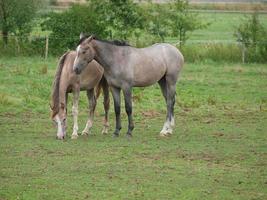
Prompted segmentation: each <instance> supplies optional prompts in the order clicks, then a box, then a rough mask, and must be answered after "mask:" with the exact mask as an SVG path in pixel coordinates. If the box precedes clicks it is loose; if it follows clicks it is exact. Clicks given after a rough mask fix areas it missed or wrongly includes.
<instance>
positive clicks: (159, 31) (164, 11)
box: [144, 3, 171, 42]
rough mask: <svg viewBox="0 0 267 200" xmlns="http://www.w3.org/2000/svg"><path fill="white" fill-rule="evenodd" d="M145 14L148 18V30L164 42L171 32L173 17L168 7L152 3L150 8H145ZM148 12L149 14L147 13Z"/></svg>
mask: <svg viewBox="0 0 267 200" xmlns="http://www.w3.org/2000/svg"><path fill="white" fill-rule="evenodd" d="M145 9H146V10H144V13H145V14H144V15H145V16H146V20H147V24H148V26H147V29H148V32H149V33H151V34H152V35H155V36H156V37H157V38H160V40H161V42H164V40H165V37H166V36H168V35H169V34H170V28H169V27H170V24H171V18H169V16H168V15H169V10H168V8H166V7H164V6H162V5H160V4H152V3H150V5H149V7H148V8H145ZM146 12H147V13H148V14H146Z"/></svg>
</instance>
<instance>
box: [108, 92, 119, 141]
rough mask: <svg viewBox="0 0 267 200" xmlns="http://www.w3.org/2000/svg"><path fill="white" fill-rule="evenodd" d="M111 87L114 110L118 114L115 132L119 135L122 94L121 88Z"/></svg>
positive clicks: (115, 134)
mask: <svg viewBox="0 0 267 200" xmlns="http://www.w3.org/2000/svg"><path fill="white" fill-rule="evenodd" d="M110 88H111V92H112V96H113V101H114V110H115V115H116V129H115V131H114V133H113V134H114V136H115V137H117V136H119V134H120V130H121V96H120V92H121V89H120V88H116V87H110Z"/></svg>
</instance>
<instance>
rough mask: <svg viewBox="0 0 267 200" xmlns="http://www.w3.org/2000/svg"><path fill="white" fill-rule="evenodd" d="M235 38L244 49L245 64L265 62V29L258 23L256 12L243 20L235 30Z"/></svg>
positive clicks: (266, 47) (266, 55) (266, 48)
mask: <svg viewBox="0 0 267 200" xmlns="http://www.w3.org/2000/svg"><path fill="white" fill-rule="evenodd" d="M235 36H236V38H237V41H239V42H240V43H242V44H243V46H244V47H245V48H246V55H245V61H246V62H266V61H267V29H266V27H264V26H263V25H262V24H261V23H260V20H259V14H258V13H257V12H254V13H253V14H252V15H251V16H250V17H246V18H245V19H244V20H243V22H242V23H241V24H240V25H239V26H238V27H237V28H236V33H235Z"/></svg>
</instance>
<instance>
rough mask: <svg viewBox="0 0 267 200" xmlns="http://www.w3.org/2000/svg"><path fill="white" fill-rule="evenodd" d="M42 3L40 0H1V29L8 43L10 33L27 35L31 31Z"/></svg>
mask: <svg viewBox="0 0 267 200" xmlns="http://www.w3.org/2000/svg"><path fill="white" fill-rule="evenodd" d="M40 3H41V1H40V0H21V1H17V0H0V30H1V31H2V34H3V40H4V41H5V43H6V44H7V42H8V35H9V34H10V33H13V34H15V35H18V36H25V35H28V34H29V33H30V32H31V29H32V26H33V23H32V20H33V19H34V17H35V15H36V12H37V10H38V8H39V6H40ZM23 38H25V37H21V39H23Z"/></svg>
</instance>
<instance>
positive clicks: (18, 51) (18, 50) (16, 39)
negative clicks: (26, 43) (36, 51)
mask: <svg viewBox="0 0 267 200" xmlns="http://www.w3.org/2000/svg"><path fill="white" fill-rule="evenodd" d="M15 41H16V46H17V54H20V46H19V40H18V37H17V36H15Z"/></svg>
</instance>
